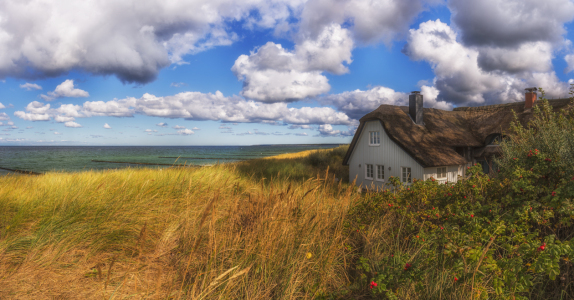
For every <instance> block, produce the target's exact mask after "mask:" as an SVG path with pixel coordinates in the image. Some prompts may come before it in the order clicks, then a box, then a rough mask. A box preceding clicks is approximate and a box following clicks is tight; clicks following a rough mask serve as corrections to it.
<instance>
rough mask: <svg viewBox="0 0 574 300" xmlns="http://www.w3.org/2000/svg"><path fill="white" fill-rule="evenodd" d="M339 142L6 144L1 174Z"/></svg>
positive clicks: (176, 161) (0, 152)
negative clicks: (231, 144) (299, 143)
mask: <svg viewBox="0 0 574 300" xmlns="http://www.w3.org/2000/svg"><path fill="white" fill-rule="evenodd" d="M337 146H339V144H313V145H310V144H304V145H254V146H2V147H0V175H7V174H15V171H29V172H35V173H44V172H50V171H58V172H80V171H84V170H105V169H120V168H127V167H130V168H139V167H146V168H166V167H170V166H172V165H183V164H185V165H195V166H204V165H213V164H218V163H229V162H236V161H241V160H247V159H255V158H262V157H267V156H274V155H278V154H284V153H295V152H300V151H305V150H312V149H330V148H334V147H337Z"/></svg>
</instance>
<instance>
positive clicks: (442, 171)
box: [436, 167, 446, 178]
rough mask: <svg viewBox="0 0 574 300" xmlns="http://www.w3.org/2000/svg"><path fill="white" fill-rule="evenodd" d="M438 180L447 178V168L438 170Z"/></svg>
mask: <svg viewBox="0 0 574 300" xmlns="http://www.w3.org/2000/svg"><path fill="white" fill-rule="evenodd" d="M436 178H446V167H442V168H436Z"/></svg>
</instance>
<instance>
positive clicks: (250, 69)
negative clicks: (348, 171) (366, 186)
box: [0, 0, 574, 145]
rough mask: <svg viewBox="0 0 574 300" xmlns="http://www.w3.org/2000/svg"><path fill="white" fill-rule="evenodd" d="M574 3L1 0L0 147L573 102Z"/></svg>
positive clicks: (322, 134)
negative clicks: (533, 100)
mask: <svg viewBox="0 0 574 300" xmlns="http://www.w3.org/2000/svg"><path fill="white" fill-rule="evenodd" d="M573 19H574V2H573V1H572V0H545V1H539V0H481V1H468V0H446V1H445V0H352V1H351V0H308V1H305V0H244V1H235V0H187V1H183V0H162V1H159V0H157V1H154V0H137V1H136V0H122V1H118V0H83V1H64V0H29V1H22V0H0V145H38V144H40V145H245V144H247V145H251V144H281V143H283V144H291V143H348V142H350V140H351V138H352V135H353V133H354V131H355V129H356V127H357V125H358V121H357V120H358V119H359V118H360V117H361V116H363V115H364V114H366V113H368V112H369V111H372V110H373V109H375V108H377V107H378V106H379V105H380V104H394V105H405V104H407V102H408V94H409V93H410V91H413V90H420V91H422V94H423V95H424V101H425V106H426V107H434V108H441V109H452V108H453V107H457V106H480V105H488V104H496V103H507V102H514V101H521V100H522V101H523V98H524V89H525V88H527V87H532V86H536V87H542V88H544V89H545V90H546V91H547V95H548V96H549V97H565V96H568V89H569V86H570V84H569V82H574V80H571V78H572V75H573V71H574V46H573V45H572V40H574V24H573V23H572V21H573Z"/></svg>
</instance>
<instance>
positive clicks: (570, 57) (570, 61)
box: [564, 54, 574, 73]
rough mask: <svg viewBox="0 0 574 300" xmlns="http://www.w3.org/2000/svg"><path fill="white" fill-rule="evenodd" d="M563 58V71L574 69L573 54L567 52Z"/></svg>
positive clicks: (568, 71)
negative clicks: (564, 62)
mask: <svg viewBox="0 0 574 300" xmlns="http://www.w3.org/2000/svg"><path fill="white" fill-rule="evenodd" d="M564 60H565V61H566V64H567V66H566V68H565V69H564V73H570V72H572V71H574V54H568V55H566V56H564Z"/></svg>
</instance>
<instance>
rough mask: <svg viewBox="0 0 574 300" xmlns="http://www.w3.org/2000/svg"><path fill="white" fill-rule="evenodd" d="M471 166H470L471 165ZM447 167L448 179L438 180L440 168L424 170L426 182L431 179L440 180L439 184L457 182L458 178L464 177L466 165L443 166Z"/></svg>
mask: <svg viewBox="0 0 574 300" xmlns="http://www.w3.org/2000/svg"><path fill="white" fill-rule="evenodd" d="M469 165H470V164H469ZM443 167H446V178H438V176H437V172H436V171H437V168H440V167H430V168H425V169H424V180H427V179H429V178H431V177H433V178H434V179H436V180H438V182H439V183H445V182H447V181H448V182H453V183H454V182H457V181H458V176H464V174H465V169H466V165H459V166H443Z"/></svg>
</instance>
